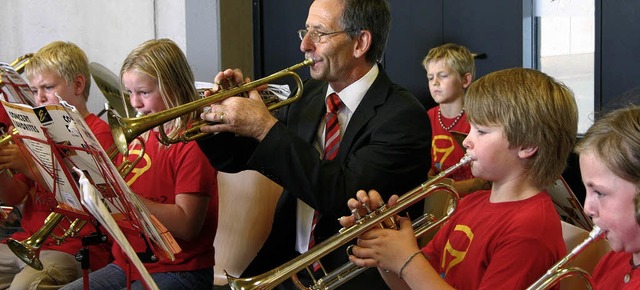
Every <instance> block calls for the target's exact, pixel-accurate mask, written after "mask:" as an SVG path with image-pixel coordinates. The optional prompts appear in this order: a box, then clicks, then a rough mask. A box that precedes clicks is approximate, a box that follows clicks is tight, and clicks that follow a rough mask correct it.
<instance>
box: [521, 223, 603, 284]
mask: <svg viewBox="0 0 640 290" xmlns="http://www.w3.org/2000/svg"><path fill="white" fill-rule="evenodd" d="M602 237H604V231H603V230H602V229H600V227H598V226H594V227H593V229H592V230H591V232H589V236H588V237H587V238H586V239H585V240H584V241H583V242H582V243H580V244H579V245H577V246H576V247H575V248H573V249H572V250H571V252H569V253H568V254H567V255H566V256H564V257H563V258H562V259H560V261H558V262H557V263H555V264H554V265H553V266H551V268H549V270H547V272H546V273H545V274H544V275H543V276H542V277H540V279H538V280H537V281H536V282H534V283H533V284H531V286H529V288H527V290H538V289H550V288H551V287H553V286H555V285H556V284H557V283H559V282H560V280H562V279H564V278H567V277H571V276H578V277H580V278H582V280H583V281H584V282H585V286H586V287H587V289H593V281H592V280H591V274H589V272H587V271H585V270H584V269H582V268H578V267H569V268H563V267H564V265H566V264H567V263H568V262H569V261H571V260H573V258H575V257H576V256H577V255H578V254H580V253H581V252H582V251H583V250H584V249H585V248H586V247H587V246H589V245H590V244H591V243H593V242H596V241H598V240H599V239H600V238H602Z"/></svg>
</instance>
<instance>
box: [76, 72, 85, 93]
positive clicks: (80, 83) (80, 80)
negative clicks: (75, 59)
mask: <svg viewBox="0 0 640 290" xmlns="http://www.w3.org/2000/svg"><path fill="white" fill-rule="evenodd" d="M86 82H87V80H86V79H85V78H84V76H83V75H81V74H79V75H76V77H75V78H74V79H73V88H74V90H75V93H76V96H82V94H83V92H84V86H85V84H86Z"/></svg>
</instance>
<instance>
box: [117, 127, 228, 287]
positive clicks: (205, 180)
mask: <svg viewBox="0 0 640 290" xmlns="http://www.w3.org/2000/svg"><path fill="white" fill-rule="evenodd" d="M159 146H162V145H160V144H159V143H158V140H157V133H155V132H152V133H150V136H149V139H148V141H147V142H146V143H145V156H144V158H143V160H142V161H141V162H139V163H138V164H137V165H136V168H135V169H134V170H133V171H132V173H131V174H129V176H127V178H126V179H125V180H127V183H129V184H131V185H130V187H131V189H132V190H133V192H135V193H136V194H138V195H139V196H142V197H145V198H148V199H150V200H153V201H155V202H160V203H167V204H174V203H175V198H176V194H178V193H184V192H198V193H200V194H206V195H208V196H209V206H208V208H207V214H206V217H205V221H204V224H203V225H202V229H201V231H200V234H199V235H198V237H196V238H195V239H193V240H191V241H185V240H181V239H178V238H176V241H177V242H178V244H179V245H180V247H181V248H182V252H180V253H178V254H176V255H175V260H174V261H170V260H168V259H166V260H160V261H158V262H156V263H146V264H145V267H146V268H147V270H148V271H149V273H157V272H169V271H193V270H199V269H203V268H211V267H213V265H214V248H213V240H214V238H215V235H216V229H217V226H218V185H217V177H216V176H217V171H216V170H215V169H214V168H213V167H212V166H211V165H210V164H209V161H208V159H207V157H206V156H205V155H204V153H202V151H201V150H200V148H199V147H198V144H197V143H196V142H189V143H178V144H173V145H171V146H170V147H168V148H166V147H164V146H163V147H161V148H160V147H159ZM139 148H140V145H136V146H135V147H133V148H132V149H133V150H130V153H129V158H130V159H131V160H133V159H135V158H136V157H137V156H138V152H137V151H138V150H139ZM124 233H125V235H126V236H127V240H128V241H129V243H130V244H131V246H132V247H133V249H134V250H135V251H136V252H145V251H146V250H147V248H146V246H145V243H144V240H143V238H142V237H141V236H140V235H139V234H138V235H135V234H133V233H132V232H131V231H124ZM112 253H113V255H114V257H115V262H114V263H115V264H116V265H118V266H120V267H121V268H123V269H127V268H126V267H127V265H126V261H127V258H126V255H125V254H124V252H123V251H122V250H121V249H120V247H119V246H118V245H117V244H114V247H113V250H112ZM139 278H140V276H139V275H138V273H137V272H135V271H134V277H133V279H139Z"/></svg>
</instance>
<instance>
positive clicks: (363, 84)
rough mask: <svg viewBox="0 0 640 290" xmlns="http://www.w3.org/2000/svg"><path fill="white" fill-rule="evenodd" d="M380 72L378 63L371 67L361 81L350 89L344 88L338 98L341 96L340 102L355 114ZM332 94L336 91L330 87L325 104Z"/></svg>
mask: <svg viewBox="0 0 640 290" xmlns="http://www.w3.org/2000/svg"><path fill="white" fill-rule="evenodd" d="M379 72H380V69H379V68H378V64H377V63H376V64H374V65H373V66H372V67H371V69H370V70H369V72H367V73H366V74H365V75H364V76H362V77H361V78H360V79H359V80H357V81H356V82H354V83H352V84H350V85H349V86H348V87H346V88H344V90H342V91H341V92H339V93H338V96H340V100H341V101H342V103H343V104H344V105H345V106H346V107H347V108H348V109H349V111H351V112H354V111H355V110H356V108H357V107H358V105H359V104H360V102H361V101H362V99H363V98H364V95H365V94H366V93H367V91H368V90H369V88H370V87H371V85H372V84H373V81H375V80H376V78H377V77H378V73H379ZM332 93H336V91H335V90H334V89H333V88H332V87H331V86H329V87H328V89H327V95H326V96H325V97H324V99H325V103H326V100H327V97H329V95H331V94H332Z"/></svg>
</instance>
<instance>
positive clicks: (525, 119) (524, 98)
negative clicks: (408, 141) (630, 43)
mask: <svg viewBox="0 0 640 290" xmlns="http://www.w3.org/2000/svg"><path fill="white" fill-rule="evenodd" d="M465 106H466V108H467V113H468V117H469V123H470V124H471V131H470V133H469V135H468V136H467V138H466V139H465V140H464V142H463V145H464V147H465V148H466V149H467V155H468V156H470V158H471V159H472V160H473V161H472V163H471V170H472V173H473V175H474V176H477V177H479V178H482V179H485V180H488V181H491V182H492V186H491V190H480V191H477V192H475V193H472V194H470V195H468V196H466V197H465V198H463V199H461V200H460V202H459V204H458V206H457V208H456V210H455V212H454V213H453V215H452V216H451V217H450V219H449V220H448V221H447V223H445V224H444V225H443V226H442V228H440V230H439V231H438V232H437V233H436V235H435V237H434V239H433V240H432V241H431V242H430V243H429V244H428V245H427V246H425V247H424V248H422V249H419V247H418V244H417V242H416V238H415V235H414V230H413V228H412V226H411V222H410V221H409V218H407V217H396V218H397V219H398V221H399V224H400V229H399V230H394V229H372V230H369V231H367V232H365V233H364V234H362V235H361V236H360V237H359V239H358V244H357V246H354V247H353V255H351V256H350V257H349V259H350V260H351V261H352V262H354V263H355V264H356V265H358V266H367V267H378V269H379V270H380V271H379V272H380V273H381V275H382V276H383V278H384V279H385V282H386V283H387V284H388V285H389V286H391V288H393V289H409V288H410V289H454V288H455V289H524V288H526V287H527V286H529V285H530V284H531V283H533V282H534V281H536V280H537V279H538V278H539V277H540V276H542V275H543V274H544V273H545V272H546V271H547V269H548V268H549V267H550V266H551V265H553V264H554V263H555V262H556V261H558V260H559V259H560V258H561V257H562V256H564V253H565V252H566V250H565V245H564V241H563V238H562V228H561V224H560V217H559V216H558V213H557V212H556V209H555V206H554V205H553V202H552V200H551V197H550V196H549V195H548V194H547V193H546V191H545V188H546V187H547V186H548V185H550V184H552V183H553V182H554V181H555V180H556V179H557V178H558V176H560V174H561V173H562V171H563V170H564V168H565V166H566V160H567V158H568V156H569V153H570V152H571V149H572V148H573V145H574V143H575V139H576V131H577V127H578V112H577V106H576V102H575V99H574V97H573V94H572V93H571V91H570V90H569V89H568V88H567V87H566V86H564V85H563V84H561V83H559V82H557V81H555V80H554V79H553V78H551V77H549V76H547V75H545V74H544V73H541V72H539V71H536V70H531V69H523V68H514V69H508V70H502V71H498V72H494V73H491V74H488V75H486V76H484V77H482V78H480V79H479V80H477V81H476V82H474V83H473V84H472V85H471V86H470V87H469V90H468V92H467V95H466V97H465ZM357 199H358V200H356V199H351V200H350V201H349V207H350V208H351V209H356V208H360V204H362V203H367V204H368V206H369V207H370V208H377V207H378V205H379V204H380V203H381V202H382V200H381V198H380V195H379V194H378V193H377V192H376V191H375V190H371V191H369V193H368V194H367V193H366V192H365V191H363V190H361V191H358V192H357ZM396 201H397V196H393V197H392V198H391V199H390V200H389V205H390V206H394V204H395V203H396ZM361 211H362V210H361ZM362 214H364V212H362ZM340 222H341V224H342V225H343V226H349V225H351V224H353V223H354V222H355V217H354V216H353V215H352V216H349V217H343V218H341V220H340Z"/></svg>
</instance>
